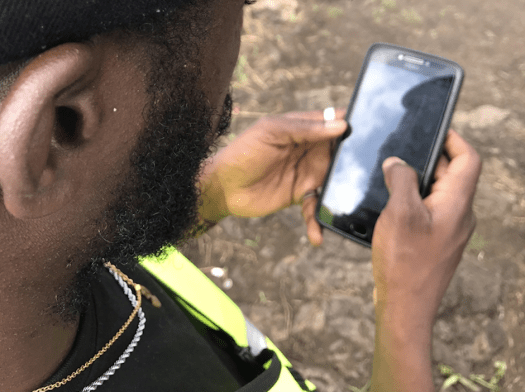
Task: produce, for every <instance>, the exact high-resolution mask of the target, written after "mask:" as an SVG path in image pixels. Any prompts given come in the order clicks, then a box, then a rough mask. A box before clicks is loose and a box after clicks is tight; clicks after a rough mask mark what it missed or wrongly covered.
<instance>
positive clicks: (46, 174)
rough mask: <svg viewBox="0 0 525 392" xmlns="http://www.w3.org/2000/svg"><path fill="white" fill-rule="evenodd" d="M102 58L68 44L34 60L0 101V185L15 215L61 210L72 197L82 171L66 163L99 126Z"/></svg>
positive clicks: (31, 215) (89, 49)
mask: <svg viewBox="0 0 525 392" xmlns="http://www.w3.org/2000/svg"><path fill="white" fill-rule="evenodd" d="M99 57H100V56H97V52H96V49H95V48H94V47H93V46H89V45H87V44H64V45H60V46H58V47H56V48H53V49H51V50H49V51H47V52H45V53H43V54H41V55H40V56H38V57H37V58H35V59H34V60H33V61H32V62H31V63H30V64H29V65H27V66H26V67H25V68H24V70H23V71H22V72H21V73H20V75H19V77H18V79H17V81H16V82H15V84H14V85H13V86H12V87H11V89H10V91H9V94H8V96H7V97H6V99H5V101H4V102H2V103H1V105H0V186H1V189H2V193H3V201H4V204H5V207H6V209H7V210H8V211H9V213H11V215H13V216H14V217H16V218H38V217H41V216H44V215H48V214H51V213H53V212H55V211H58V210H59V209H61V208H62V207H63V206H65V205H66V204H67V203H69V201H70V200H71V199H72V198H73V197H74V195H75V192H76V191H77V190H78V188H79V185H80V183H81V181H82V178H81V176H82V171H81V170H76V171H74V172H72V171H71V170H67V168H68V166H67V161H68V159H71V156H72V155H73V154H74V153H75V150H76V149H79V148H81V146H82V144H84V143H86V141H87V140H89V138H90V137H92V136H93V134H94V133H95V132H96V130H97V129H98V127H97V124H98V123H99V121H100V118H99V117H100V114H99V113H100V111H99V110H98V109H97V106H96V105H97V104H96V99H94V88H93V81H94V80H95V79H96V75H97V74H98V70H99V69H100V59H99Z"/></svg>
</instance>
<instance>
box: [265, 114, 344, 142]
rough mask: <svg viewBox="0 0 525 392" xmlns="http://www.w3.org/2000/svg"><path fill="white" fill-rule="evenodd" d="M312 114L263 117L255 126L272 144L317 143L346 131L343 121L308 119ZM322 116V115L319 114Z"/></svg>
mask: <svg viewBox="0 0 525 392" xmlns="http://www.w3.org/2000/svg"><path fill="white" fill-rule="evenodd" d="M312 115H313V114H300V113H297V114H296V115H282V116H274V117H263V118H262V119H260V120H259V121H258V122H257V124H256V126H257V127H259V128H263V129H264V134H263V135H264V136H263V137H264V138H267V140H268V142H269V143H270V144H272V143H284V144H290V143H298V144H301V143H317V142H323V141H328V140H331V139H334V138H336V137H338V136H341V135H342V134H343V133H344V132H345V131H346V129H347V127H348V123H347V122H346V121H345V120H332V121H324V120H323V119H322V117H321V119H312V118H309V117H310V116H312ZM321 115H322V114H321Z"/></svg>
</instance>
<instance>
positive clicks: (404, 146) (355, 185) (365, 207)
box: [316, 43, 464, 246]
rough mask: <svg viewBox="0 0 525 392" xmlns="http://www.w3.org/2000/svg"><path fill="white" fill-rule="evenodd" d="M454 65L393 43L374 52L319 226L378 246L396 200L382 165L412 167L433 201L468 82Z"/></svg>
mask: <svg viewBox="0 0 525 392" xmlns="http://www.w3.org/2000/svg"><path fill="white" fill-rule="evenodd" d="M463 75H464V73H463V70H462V68H461V67H460V66H459V65H458V64H456V63H454V62H452V61H449V60H446V59H443V58H440V57H437V56H433V55H430V54H426V53H422V52H418V51H414V50H410V49H406V48H402V47H399V46H395V45H390V44H382V43H379V44H374V45H372V46H371V47H370V49H369V50H368V52H367V54H366V58H365V61H364V64H363V66H362V68H361V72H360V74H359V78H358V81H357V85H356V88H355V90H354V93H353V96H352V99H351V101H350V105H349V107H348V111H347V114H346V120H347V122H348V124H349V128H348V130H347V132H346V133H345V134H344V135H343V136H342V137H341V138H339V140H338V141H337V145H336V148H335V150H334V154H333V159H332V163H331V166H330V169H329V172H328V174H327V176H326V179H325V183H324V186H323V190H322V192H321V195H320V197H319V202H318V204H317V209H316V218H317V220H318V222H319V223H320V224H321V225H322V226H323V227H326V228H328V229H330V230H333V231H335V232H337V233H339V234H341V235H343V236H345V237H347V238H350V239H352V240H354V241H356V242H358V243H360V244H363V245H365V246H370V245H371V242H372V234H373V231H374V226H375V224H376V221H377V219H378V217H379V214H380V213H381V211H382V210H383V208H384V207H385V205H386V203H387V201H388V191H387V189H386V186H385V182H384V177H383V172H382V170H381V165H382V163H383V161H384V160H385V159H386V158H388V157H390V156H397V157H399V158H401V159H403V160H404V161H406V162H407V163H408V164H409V165H410V166H412V167H413V168H414V169H415V170H416V172H417V174H418V178H419V187H420V189H419V190H420V193H421V195H422V196H423V197H425V196H427V194H428V192H429V190H430V186H431V184H432V181H433V177H434V169H435V167H436V164H437V161H438V159H439V157H440V155H441V153H442V147H443V142H444V140H445V137H446V133H447V130H448V127H449V125H450V120H451V118H452V113H453V111H454V106H455V104H456V101H457V98H458V95H459V91H460V88H461V84H462V81H463Z"/></svg>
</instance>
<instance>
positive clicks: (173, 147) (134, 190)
mask: <svg viewBox="0 0 525 392" xmlns="http://www.w3.org/2000/svg"><path fill="white" fill-rule="evenodd" d="M193 79H194V80H193V82H192V83H186V84H185V85H186V86H188V87H189V88H186V89H185V91H181V90H180V87H177V88H176V89H177V90H178V91H173V90H174V89H173V90H167V89H166V87H163V88H161V89H157V88H155V89H154V91H150V93H151V94H150V95H151V96H152V104H151V107H150V109H149V112H148V113H149V114H148V115H147V119H146V126H145V129H144V130H143V131H142V134H141V136H140V138H139V140H138V143H137V145H136V148H135V149H134V151H133V152H132V153H131V156H130V160H131V169H130V172H129V174H128V176H127V178H125V179H124V181H123V182H122V183H121V184H119V185H117V186H116V189H115V192H114V200H115V201H114V202H113V203H112V204H110V205H109V206H108V207H107V208H106V210H105V211H104V213H103V216H102V218H101V219H100V220H99V223H98V224H97V226H98V227H99V228H100V227H103V228H104V229H103V230H100V229H97V231H98V232H99V234H98V235H97V236H96V237H94V238H93V239H92V240H91V241H90V242H89V244H88V246H87V247H86V248H85V249H82V250H81V251H79V252H78V253H77V255H76V256H75V259H77V260H78V258H81V260H84V262H83V263H82V264H83V265H85V266H84V267H83V268H81V269H80V270H79V272H78V273H77V275H76V279H75V281H74V282H73V283H72V284H71V285H70V286H68V287H67V288H66V289H65V290H64V291H63V292H62V293H61V294H60V296H59V298H58V301H57V303H55V305H54V306H53V313H55V314H57V315H59V316H60V318H61V319H62V320H63V321H65V322H70V321H74V320H75V319H76V317H77V316H78V314H80V313H81V312H82V311H83V309H85V306H86V304H87V303H88V301H89V298H90V282H91V280H92V279H96V276H97V274H98V273H99V272H100V271H101V270H102V269H104V267H103V263H104V262H105V261H110V262H111V263H113V264H114V265H117V266H119V265H128V266H133V265H136V264H137V263H138V258H140V257H144V256H149V255H156V256H159V255H160V254H161V253H162V252H163V249H164V248H165V247H166V246H168V245H174V246H176V247H177V246H180V245H182V244H183V243H184V242H185V241H186V240H187V239H188V238H191V237H193V235H194V233H195V232H196V231H197V222H198V207H199V202H200V191H199V189H198V186H197V184H198V177H199V174H200V172H201V169H202V167H203V163H204V161H205V159H206V158H207V157H208V156H209V155H210V154H211V153H212V151H213V150H214V148H215V146H216V142H217V140H218V138H219V136H221V135H223V134H225V132H226V130H227V129H228V127H229V125H230V121H231V108H232V99H231V95H230V94H227V96H226V99H225V101H224V104H223V107H222V112H221V113H218V112H217V111H216V110H213V109H212V108H210V106H209V104H208V100H207V99H206V97H205V95H204V93H201V92H200V90H199V89H198V88H197V87H196V86H197V83H196V78H193ZM179 86H180V84H179ZM216 116H219V122H218V125H217V127H216V129H213V127H212V122H213V121H212V120H213V118H215V117H216ZM86 260H89V262H87V263H86Z"/></svg>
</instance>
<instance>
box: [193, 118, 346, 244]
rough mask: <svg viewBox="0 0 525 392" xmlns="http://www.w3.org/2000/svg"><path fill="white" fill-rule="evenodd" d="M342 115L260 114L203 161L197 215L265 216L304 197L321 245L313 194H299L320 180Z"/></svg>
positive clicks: (341, 127)
mask: <svg viewBox="0 0 525 392" xmlns="http://www.w3.org/2000/svg"><path fill="white" fill-rule="evenodd" d="M343 116H344V111H342V110H338V111H336V120H333V121H326V122H325V121H324V119H323V112H322V111H315V112H305V113H287V114H284V115H281V116H275V117H264V118H262V119H260V120H259V121H258V122H257V123H255V124H254V125H253V126H252V127H251V128H249V129H247V130H246V131H245V132H244V133H243V134H241V135H240V136H239V137H237V138H236V139H235V140H234V141H233V143H232V144H230V145H229V146H227V147H226V148H224V149H223V150H222V151H220V152H219V153H218V154H217V155H216V156H215V157H213V158H212V159H211V160H210V162H209V163H208V164H207V166H206V167H205V169H204V173H203V176H202V177H201V184H200V186H201V191H202V194H203V205H202V206H201V209H200V213H201V217H202V218H203V219H205V220H207V221H211V222H217V221H219V220H220V219H221V218H223V217H225V216H228V215H237V216H242V217H256V216H265V215H268V214H271V213H274V212H276V211H278V210H281V209H283V208H285V207H288V206H290V205H291V204H301V203H302V211H303V217H304V219H305V221H306V225H307V230H308V237H309V239H310V241H311V242H312V244H314V245H320V244H321V242H322V234H321V228H320V226H319V224H318V223H317V222H316V220H315V217H314V213H315V205H316V202H317V197H308V198H306V199H305V200H304V201H303V200H302V197H303V196H304V195H305V193H306V192H308V191H312V190H315V189H317V187H319V186H321V185H322V184H323V181H324V177H325V175H326V171H327V169H328V165H329V163H330V155H331V142H332V141H333V140H334V139H335V138H337V137H338V136H340V135H342V134H343V133H344V131H345V130H346V128H347V123H346V122H345V121H344V120H342V118H343Z"/></svg>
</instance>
